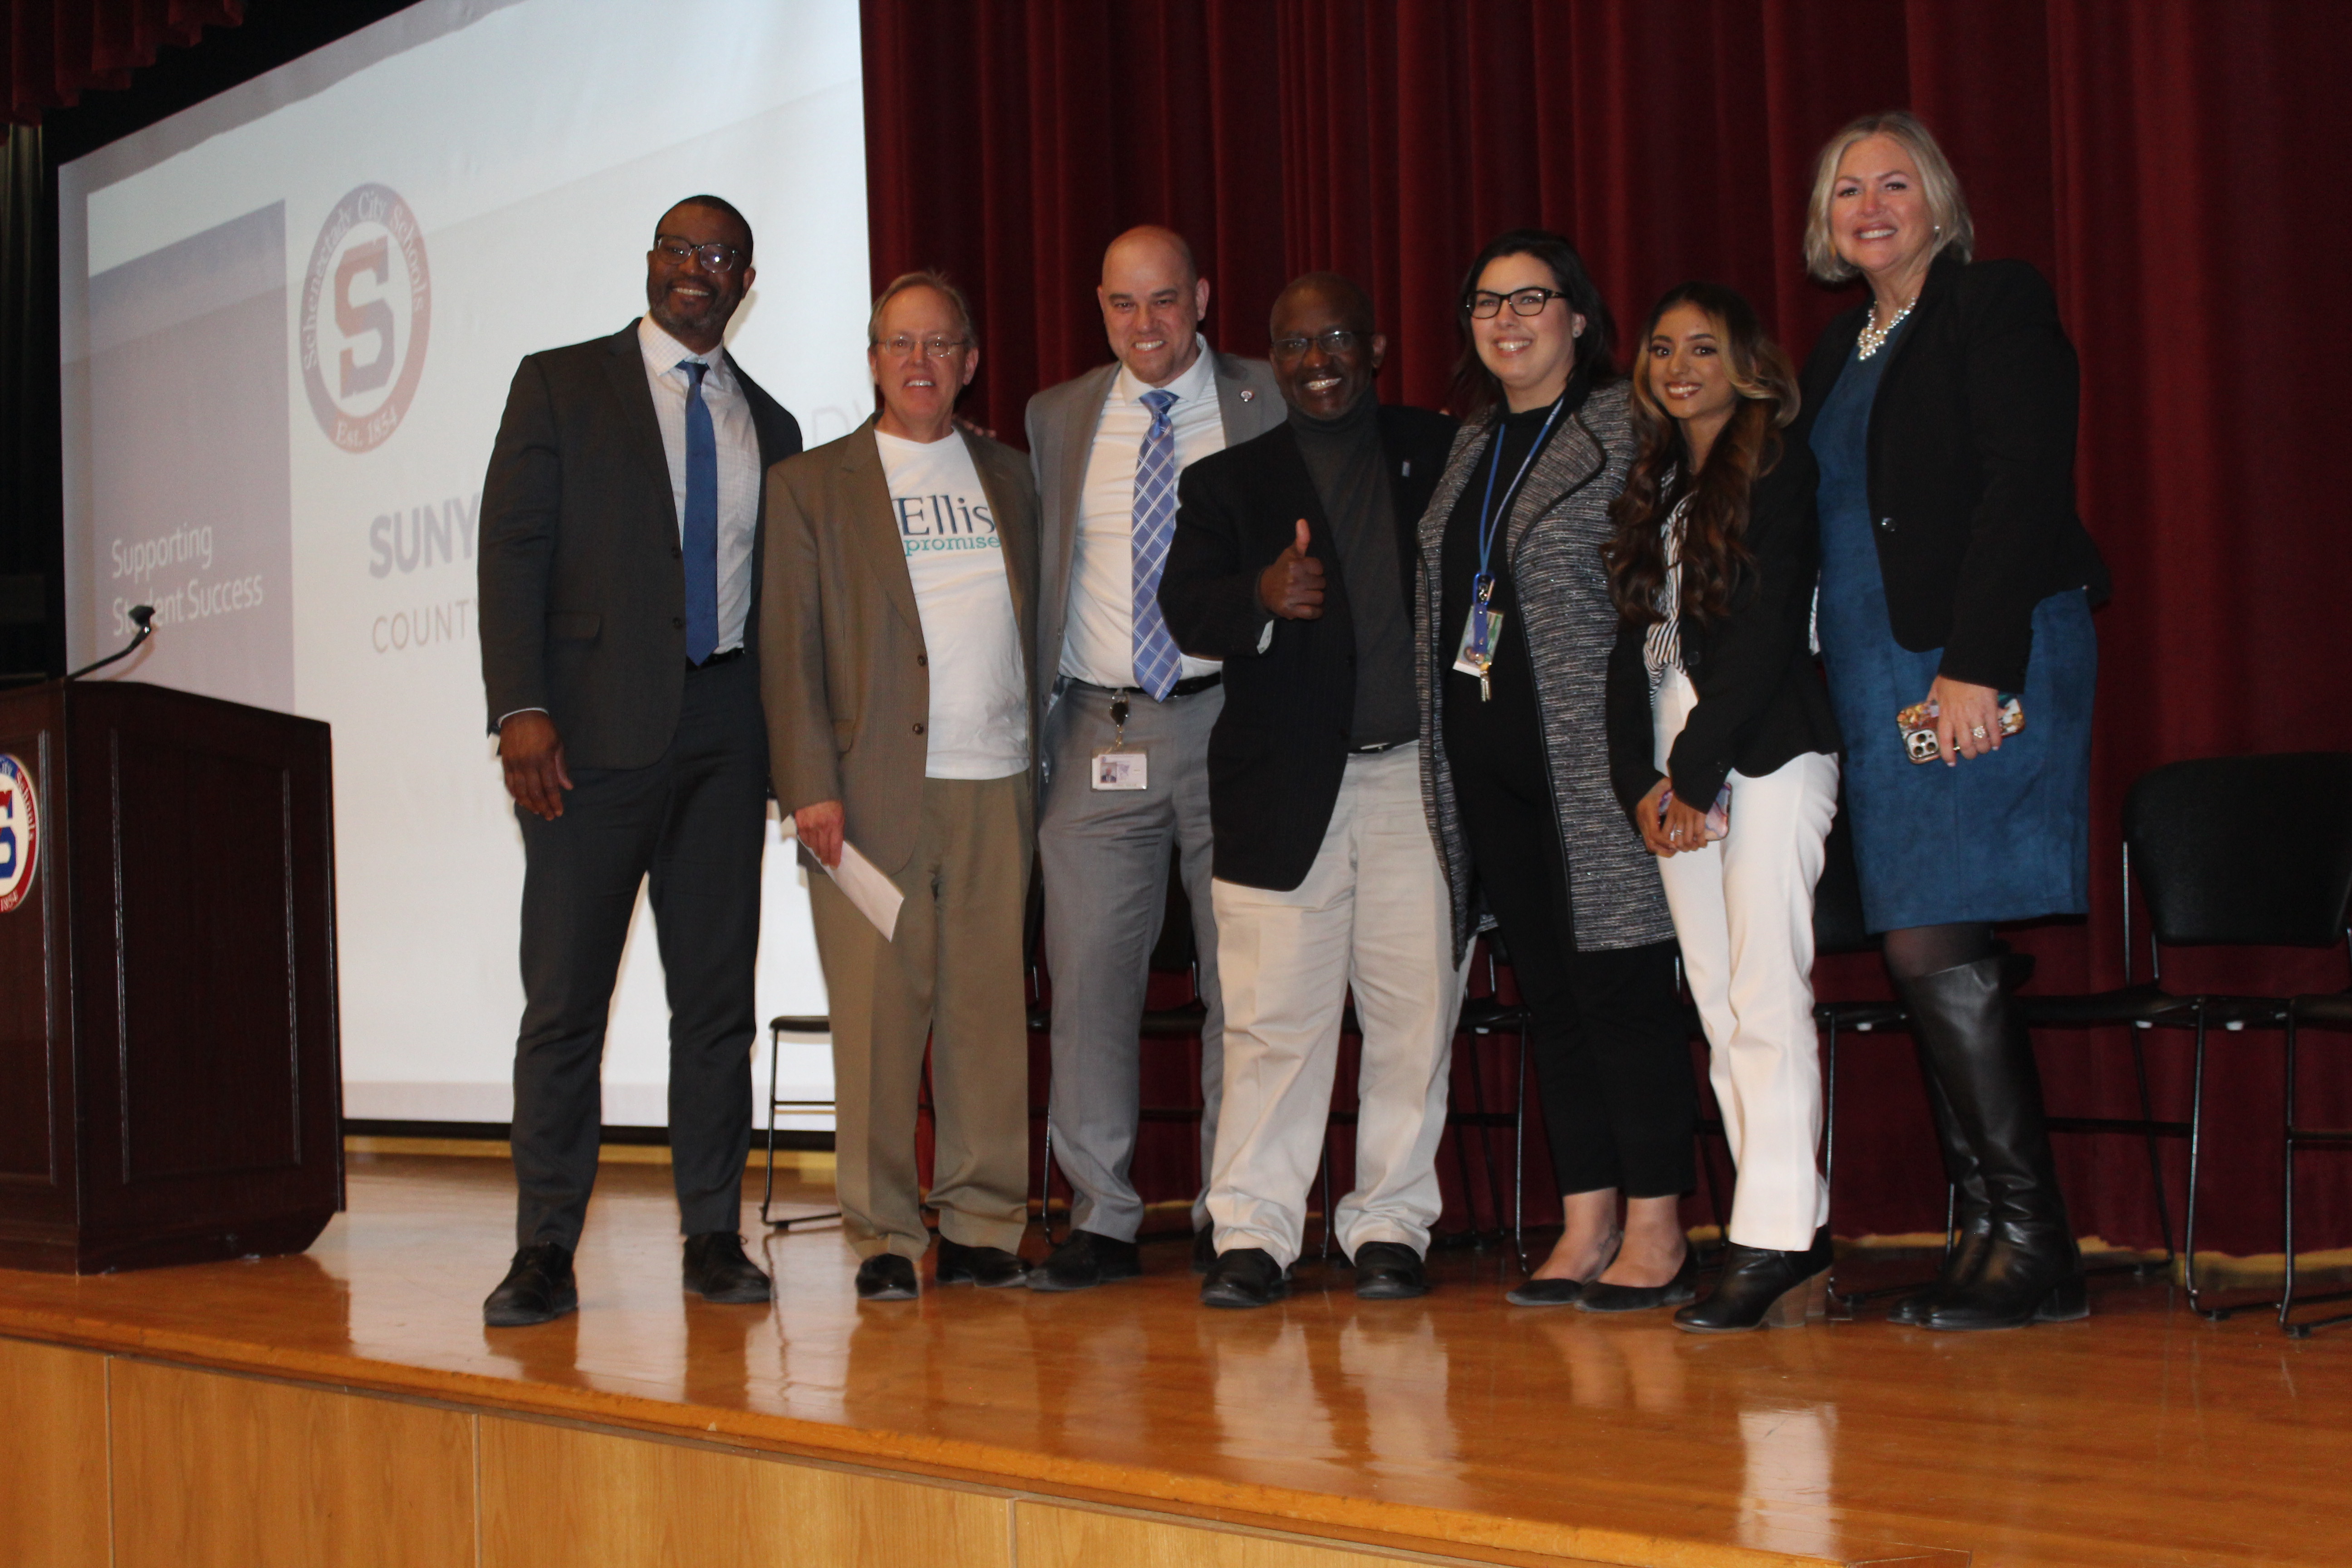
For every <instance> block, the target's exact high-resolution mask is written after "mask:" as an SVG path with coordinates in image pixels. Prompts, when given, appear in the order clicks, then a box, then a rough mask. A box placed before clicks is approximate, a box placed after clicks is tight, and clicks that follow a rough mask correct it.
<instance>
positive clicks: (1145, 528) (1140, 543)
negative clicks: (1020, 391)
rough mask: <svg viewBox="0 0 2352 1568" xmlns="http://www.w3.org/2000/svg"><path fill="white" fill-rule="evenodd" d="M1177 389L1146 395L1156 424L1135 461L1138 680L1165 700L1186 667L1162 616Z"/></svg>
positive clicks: (1172, 509)
mask: <svg viewBox="0 0 2352 1568" xmlns="http://www.w3.org/2000/svg"><path fill="white" fill-rule="evenodd" d="M1175 401H1176V395H1175V394H1174V393H1172V392H1170V391H1167V390H1166V389H1165V388H1154V389H1153V390H1152V391H1150V392H1147V393H1145V394H1144V395H1143V403H1144V406H1146V407H1148V408H1150V410H1151V428H1150V429H1149V430H1147V431H1145V432H1144V433H1143V453H1142V455H1141V456H1140V457H1139V458H1137V459H1136V462H1135V527H1134V530H1133V532H1132V535H1131V538H1132V546H1131V548H1132V550H1133V553H1134V563H1135V683H1136V685H1138V686H1139V687H1141V688H1142V689H1144V690H1146V691H1148V692H1150V694H1151V695H1152V697H1153V698H1154V699H1155V700H1159V701H1162V702H1164V701H1166V700H1168V694H1169V693H1170V692H1171V691H1173V690H1174V689H1176V672H1177V671H1178V670H1179V669H1181V668H1182V665H1181V662H1180V661H1179V659H1178V657H1177V653H1176V639H1175V638H1173V637H1170V636H1169V635H1168V623H1167V622H1166V621H1164V620H1162V619H1160V569H1161V568H1162V567H1164V566H1166V565H1167V564H1168V543H1169V541H1170V540H1171V539H1173V538H1175V536H1176V426H1174V425H1173V424H1171V423H1170V421H1169V418H1168V409H1169V406H1170V405H1171V404H1173V403H1174V402H1175Z"/></svg>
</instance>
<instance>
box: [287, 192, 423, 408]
mask: <svg viewBox="0 0 2352 1568" xmlns="http://www.w3.org/2000/svg"><path fill="white" fill-rule="evenodd" d="M432 324H433V278H432V273H431V271H430V269H429V268H427V267H426V266H425V231H424V230H423V229H421V228H419V227H418V226H417V223H416V215H415V213H413V212H410V211H409V210H408V204H407V203H406V202H404V201H402V200H401V199H400V196H399V195H398V194H397V193H396V192H394V191H393V190H391V189H389V188H388V187H386V186H383V185H377V184H366V185H362V186H360V187H359V188H358V189H357V190H355V191H353V192H352V194H351V195H347V196H345V197H344V198H343V199H342V200H341V201H340V202H337V203H336V204H335V210H334V211H333V212H332V213H331V214H329V215H328V216H327V223H326V226H325V227H323V228H321V229H320V231H319V243H318V244H317V245H315V246H313V247H311V250H310V275H309V276H308V277H307V278H306V279H304V280H303V283H302V384H303V386H304V387H305V388H306V389H308V391H309V392H310V412H311V413H313V414H315V415H317V416H318V417H319V428H320V429H321V430H324V431H325V432H326V433H327V439H329V440H330V441H332V442H333V443H334V444H335V445H336V446H338V447H341V448H342V449H343V450H344V451H346V452H365V451H368V450H370V449H372V448H373V447H381V446H383V443H384V442H385V441H387V440H389V439H390V438H391V437H392V433H393V432H394V430H397V429H399V428H400V422H401V420H402V418H403V417H404V416H406V415H407V413H408V405H409V400H410V399H412V398H414V397H415V395H416V382H417V378H418V377H419V376H421V375H422V374H424V373H425V339H426V337H427V336H428V335H429V331H430V329H431V327H432Z"/></svg>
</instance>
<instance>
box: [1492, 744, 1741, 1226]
mask: <svg viewBox="0 0 2352 1568" xmlns="http://www.w3.org/2000/svg"><path fill="white" fill-rule="evenodd" d="M1448 760H1449V761H1450V762H1452V763H1454V796H1455V799H1456V800H1457V801H1458V802H1459V804H1460V806H1461V811H1462V826H1463V829H1464V831H1465V834H1466V835H1467V836H1468V837H1469V841H1470V856H1471V859H1472V860H1473V862H1474V863H1475V866H1476V868H1477V877H1478V885H1479V886H1480V888H1481V889H1484V890H1485V892H1486V907H1487V908H1488V909H1489V910H1493V911H1494V915H1495V921H1496V925H1498V926H1499V927H1500V928H1501V929H1502V933H1503V941H1504V942H1505V943H1506V944H1507V945H1508V947H1509V948H1510V957H1511V971H1512V973H1513V974H1515V975H1516V976H1517V979H1518V983H1519V994H1520V995H1521V996H1523V997H1524V998H1525V999H1526V1001H1527V1004H1528V1007H1529V1008H1530V1009H1531V1010H1532V1011H1533V1012H1534V1014H1535V1030H1534V1037H1533V1039H1532V1040H1531V1041H1530V1044H1531V1045H1532V1046H1533V1047H1534V1051H1535V1061H1536V1083H1537V1086H1538V1089H1539V1090H1540V1091H1541V1093H1542V1096H1543V1114H1544V1128H1545V1131H1546V1132H1547V1134H1548V1135H1549V1139H1550V1142H1551V1163H1552V1172H1553V1173H1554V1174H1555V1175H1556V1176H1557V1177H1558V1178H1559V1190H1560V1192H1561V1193H1562V1194H1569V1193H1589V1192H1593V1191H1596V1190H1598V1189H1601V1188H1604V1187H1617V1188H1622V1190H1623V1192H1624V1194H1625V1195H1626V1196H1628V1197H1634V1198H1655V1197H1667V1196H1671V1195H1673V1194H1678V1193H1685V1192H1688V1191H1689V1190H1690V1188H1691V1185H1692V1184H1693V1182H1694V1181H1695V1180H1696V1169H1695V1166H1694V1164H1693V1160H1692V1149H1691V1140H1692V1135H1693V1131H1694V1128H1695V1127H1696V1121H1697V1117H1698V1089H1697V1085H1696V1081H1695V1080H1694V1079H1693V1077H1692V1074H1691V1060H1690V1044H1689V1033H1688V1028H1687V1024H1686V1020H1685V1016H1684V1012H1683V1006H1682V1001H1681V998H1680V997H1678V996H1677V995H1676V994H1675V944H1674V943H1673V942H1670V941H1669V942H1650V943H1647V944H1645V945H1643V946H1641V947H1627V948H1614V949H1610V950H1607V951H1603V952H1578V951H1577V950H1576V934H1575V922H1574V921H1573V919H1572V917H1571V915H1570V908H1569V896H1568V883H1567V864H1566V862H1565V861H1564V860H1563V859H1562V858H1561V855H1560V846H1559V824H1558V822H1557V821H1556V820H1555V819H1554V817H1553V816H1552V807H1551V798H1550V792H1549V789H1547V788H1544V787H1543V786H1542V783H1541V780H1540V779H1539V778H1538V779H1537V780H1534V781H1529V780H1528V779H1527V778H1526V777H1524V776H1523V775H1524V773H1525V770H1524V769H1517V768H1512V769H1506V768H1503V767H1498V766H1494V765H1491V764H1490V763H1489V762H1488V760H1487V759H1486V757H1482V756H1481V755H1480V754H1479V753H1478V751H1477V750H1476V749H1474V748H1473V747H1468V746H1463V747H1454V748H1449V750H1448ZM1465 762H1466V763H1468V764H1469V765H1467V766H1466V767H1465V766H1464V765H1463V763H1465ZM1530 782H1532V783H1533V784H1535V786H1536V787H1535V788H1533V789H1529V788H1528V784H1529V783H1530ZM1628 831H1631V830H1630V829H1628Z"/></svg>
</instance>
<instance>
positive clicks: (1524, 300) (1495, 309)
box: [1470, 289, 1568, 321]
mask: <svg viewBox="0 0 2352 1568" xmlns="http://www.w3.org/2000/svg"><path fill="white" fill-rule="evenodd" d="M1567 298H1568V296H1567V295H1565V294H1563V293H1561V292H1560V291H1559V289H1512V290H1511V291H1510V292H1509V293H1507V294H1497V293H1496V292H1495V291H1494V290H1493V289H1473V290H1472V291H1471V294H1470V314H1471V315H1473V316H1475V317H1476V318H1477V319H1478V320H1479V321H1491V320H1492V319H1493V318H1495V317H1496V316H1499V315H1501V314H1502V312H1503V301H1504V300H1509V301H1510V302H1511V310H1512V312H1513V314H1515V315H1521V316H1540V315H1542V314H1543V313H1544V307H1545V306H1547V305H1549V304H1550V303H1551V302H1552V301H1553V300H1565V299H1567Z"/></svg>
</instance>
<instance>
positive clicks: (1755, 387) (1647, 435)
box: [1601, 283, 1798, 626]
mask: <svg viewBox="0 0 2352 1568" xmlns="http://www.w3.org/2000/svg"><path fill="white" fill-rule="evenodd" d="M1681 305H1693V306H1696V307H1697V309H1698V310H1700V311H1701V312H1702V313H1704V314H1705V315H1706V318H1707V320H1708V321H1709V322H1711V323H1712V324H1713V326H1714V329H1715V338H1716V342H1717V343H1718V344H1720V345H1721V348H1722V353H1723V362H1724V367H1725V368H1726V369H1727V371H1729V372H1730V374H1731V384H1732V386H1733V387H1734V388H1735V389H1736V390H1737V391H1738V394H1739V402H1738V405H1736V406H1735V407H1734V408H1733V409H1732V412H1731V418H1730V420H1729V421H1728V422H1727V424H1726V425H1725V426H1724V427H1723V433H1722V434H1721V435H1719V436H1717V437H1716V438H1715V445H1714V447H1713V448H1712V449H1711V450H1710V451H1709V452H1708V454H1707V458H1706V467H1704V468H1700V469H1699V470H1698V471H1697V472H1696V474H1694V473H1693V472H1692V471H1691V465H1690V450H1689V448H1688V447H1687V446H1686V445H1685V441H1684V437H1683V427H1682V422H1681V421H1680V420H1678V419H1676V418H1675V416H1673V415H1671V414H1669V413H1667V412H1666V411H1665V409H1664V407H1662V406H1661V405H1659V403H1658V396H1657V393H1656V391H1655V390H1654V388H1652V386H1651V385H1650V367H1651V366H1652V365H1653V364H1654V363H1656V362H1655V360H1654V358H1653V357H1652V354H1651V349H1650V341H1651V339H1652V338H1653V337H1654V335H1655V334H1656V332H1657V330H1658V322H1659V321H1661V320H1663V319H1664V316H1665V314H1666V312H1667V311H1669V310H1674V309H1675V308H1676V307H1677V306H1681ZM1634 352H1635V353H1636V354H1638V355H1639V356H1640V361H1641V363H1640V364H1639V365H1638V366H1637V368H1636V369H1635V370H1634V372H1633V399H1632V403H1633V437H1634V441H1635V447H1634V454H1633V469H1632V471H1631V472H1630V473H1628V474H1627V475H1626V479H1625V489H1624V491H1623V493H1622V494H1621V495H1619V496H1618V498H1617V500H1615V501H1613V502H1612V503H1611V506H1610V509H1609V510H1610V516H1611V517H1612V519H1613V520H1614V521H1615V522H1616V524H1617V531H1616V532H1615V533H1614V534H1612V536H1611V538H1610V540H1609V542H1608V543H1606V544H1604V545H1602V546H1601V563H1603V564H1604V565H1605V566H1607V567H1608V569H1609V596H1610V598H1611V599H1612V600H1613V601H1614V602H1615V604H1616V605H1617V613H1618V614H1619V615H1620V616H1623V617H1624V618H1625V619H1626V620H1628V621H1631V622H1633V624H1635V625H1637V626H1649V625H1653V624H1654V623H1655V622H1657V621H1660V620H1663V619H1664V616H1661V615H1660V614H1659V613H1658V594H1659V590H1660V589H1661V588H1662V587H1664V584H1665V581H1666V552H1665V541H1664V538H1663V536H1662V530H1661V528H1660V525H1661V524H1662V523H1664V521H1665V520H1666V518H1667V516H1668V515H1669V514H1670V513H1671V512H1673V510H1674V509H1675V506H1676V505H1677V504H1678V503H1679V502H1680V501H1681V500H1683V498H1684V497H1685V496H1688V497H1689V498H1690V510H1689V511H1688V513H1686V514H1685V517H1684V520H1683V536H1682V548H1681V559H1682V604H1681V605H1680V607H1679V609H1680V614H1681V615H1682V616H1683V617H1684V618H1685V619H1687V620H1689V621H1691V622H1692V623H1694V624H1695V625H1698V626H1706V625H1707V624H1708V623H1710V622H1715V621H1720V620H1721V619H1722V618H1723V617H1724V616H1726V615H1727V614H1728V613H1729V611H1730V607H1731V593H1732V588H1733V586H1734V585H1735V584H1736V583H1737V581H1738V576H1739V574H1740V573H1741V572H1742V571H1743V570H1745V569H1746V568H1747V567H1748V566H1750V565H1752V564H1754V562H1755V557H1754V555H1752V554H1751V553H1750V552H1748V543H1747V539H1746V534H1747V531H1748V492H1749V491H1750V490H1751V489H1754V487H1755V484H1756V481H1757V480H1758V479H1761V478H1762V477H1763V476H1764V475H1766V474H1768V473H1769V472H1771V471H1772V468H1773V467H1774V465H1776V464H1777V463H1779V461H1780V432H1781V431H1782V430H1784V429H1786V428H1787V427H1788V426H1789V423H1790V421H1791V420H1793V419H1795V418H1796V416H1797V406H1798V393H1797V374H1796V371H1795V369H1794V367H1792V366H1791V365H1790V363H1789V356H1788V355H1787V354H1786V353H1783V352H1781V349H1780V345H1779V344H1778V343H1775V342H1773V341H1772V340H1771V339H1769V338H1768V337H1766V336H1765V335H1764V329H1763V327H1762V326H1761V325H1760V324H1759V322H1758V321H1757V320H1756V311H1755V309H1754V307H1752V306H1750V305H1749V304H1748V301H1747V300H1744V299H1742V298H1741V297H1740V295H1739V293H1738V290H1736V289H1727V288H1726V287H1724V286H1723V285H1722V284H1720V283H1683V284H1679V285H1677V286H1676V287H1675V288H1673V289H1668V290H1666V294H1665V297H1664V299H1662V300H1659V301H1658V302H1657V304H1656V305H1655V306H1654V308H1653V309H1652V310H1651V311H1650V319H1649V321H1648V323H1647V324H1646V325H1644V326H1643V329H1642V338H1641V346H1640V347H1639V348H1637V349H1636V350H1635V351H1634Z"/></svg>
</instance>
